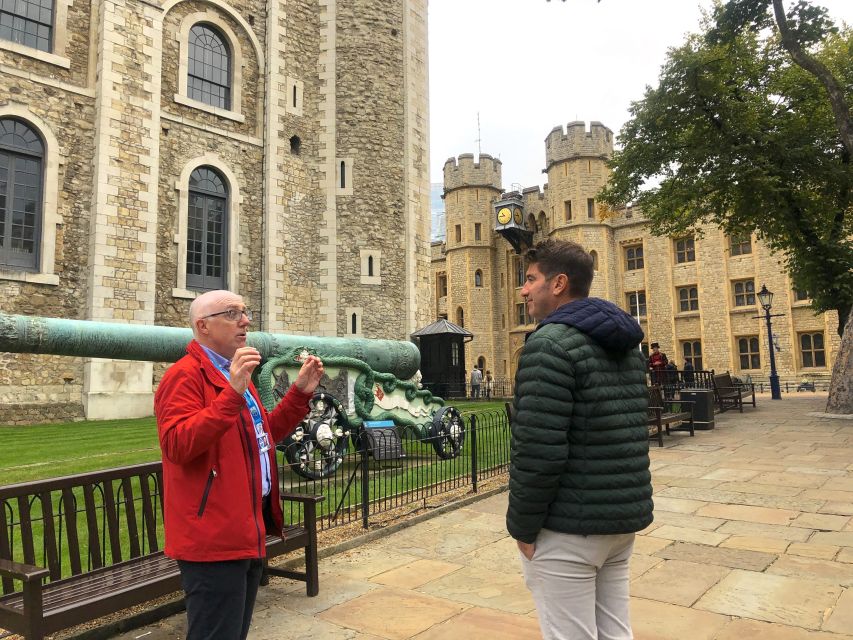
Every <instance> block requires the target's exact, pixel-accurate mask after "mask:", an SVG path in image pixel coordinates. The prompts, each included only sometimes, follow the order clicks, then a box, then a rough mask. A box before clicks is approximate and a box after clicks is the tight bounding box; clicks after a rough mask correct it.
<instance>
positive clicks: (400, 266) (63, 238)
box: [0, 0, 430, 424]
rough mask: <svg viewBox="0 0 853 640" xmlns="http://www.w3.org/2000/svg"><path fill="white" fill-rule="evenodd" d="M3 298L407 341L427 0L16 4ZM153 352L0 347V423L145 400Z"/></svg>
mask: <svg viewBox="0 0 853 640" xmlns="http://www.w3.org/2000/svg"><path fill="white" fill-rule="evenodd" d="M13 5H14V8H13V9H10V11H12V13H8V12H7V11H6V8H5V5H4V9H3V12H4V13H3V15H2V16H0V17H2V20H0V72H2V76H0V198H2V200H3V207H4V208H2V209H0V308H2V310H3V311H4V312H6V313H18V314H27V315H41V316H50V317H61V318H71V319H93V320H99V321H106V322H126V323H141V324H159V325H172V326H183V325H186V322H187V320H186V319H187V311H188V307H189V303H190V302H191V300H192V299H193V298H194V297H195V296H196V295H198V293H199V292H200V291H204V290H208V289H213V288H220V287H222V288H229V289H231V290H233V291H236V292H238V293H240V294H241V295H243V296H244V298H245V299H246V302H247V304H248V305H249V306H250V307H251V308H252V309H253V310H254V312H255V321H254V323H253V324H254V328H256V329H261V330H265V331H277V332H287V333H307V334H313V335H323V336H336V335H337V336H346V335H355V336H363V337H382V338H396V339H407V338H408V336H409V334H410V333H411V332H412V331H414V330H415V329H416V328H417V327H420V326H423V325H425V324H427V322H428V321H429V319H430V318H429V313H428V310H429V269H430V257H429V233H430V228H429V225H430V212H429V168H428V166H429V163H428V158H429V156H428V139H429V132H428V95H427V86H428V85H427V14H426V12H427V0H349V1H347V2H338V0H264V1H262V0H127V1H126V2H121V3H114V2H109V1H107V0H82V1H80V2H73V3H72V2H70V1H69V0H53V1H51V0H22V2H18V3H13ZM162 369H163V366H162V365H157V366H155V365H152V364H150V363H136V362H114V361H93V360H84V359H69V358H59V357H53V358H49V357H43V356H38V357H37V356H28V355H17V356H13V355H9V354H0V407H2V409H0V424H2V423H10V422H29V421H33V420H40V421H41V420H53V419H64V418H69V419H70V418H78V417H82V416H84V415H85V416H88V417H91V418H103V417H113V416H116V417H118V416H122V417H128V416H134V415H148V414H150V413H151V408H152V392H153V388H154V385H155V384H156V380H157V378H158V376H159V374H160V373H161V372H162Z"/></svg>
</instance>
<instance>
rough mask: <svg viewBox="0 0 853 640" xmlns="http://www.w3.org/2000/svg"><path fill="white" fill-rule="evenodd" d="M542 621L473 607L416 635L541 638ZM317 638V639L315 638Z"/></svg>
mask: <svg viewBox="0 0 853 640" xmlns="http://www.w3.org/2000/svg"><path fill="white" fill-rule="evenodd" d="M541 637H542V634H541V632H540V631H539V623H538V622H537V621H536V619H535V618H531V617H530V616H519V615H515V614H512V613H507V612H505V611H493V610H491V609H483V608H481V607H473V608H471V609H468V610H467V611H463V612H462V613H460V614H459V615H457V616H453V617H452V618H450V619H449V620H446V621H445V622H442V623H440V624H437V625H435V626H433V627H431V628H430V629H428V630H427V631H424V632H423V633H419V634H418V635H416V636H414V638H415V640H454V639H457V638H472V639H475V638H488V640H538V639H539V638H541ZM314 640H316V639H314Z"/></svg>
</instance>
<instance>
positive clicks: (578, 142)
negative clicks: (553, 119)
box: [545, 120, 613, 168]
mask: <svg viewBox="0 0 853 640" xmlns="http://www.w3.org/2000/svg"><path fill="white" fill-rule="evenodd" d="M612 153H613V132H612V131H611V130H610V129H608V128H607V127H605V126H604V125H603V124H601V123H600V122H598V121H596V120H593V121H592V122H590V123H589V131H587V130H586V123H584V122H583V121H578V120H576V121H574V122H570V123H568V124H567V125H566V128H565V130H564V129H563V127H562V126H559V127H554V128H553V129H552V130H551V133H549V134H548V137H547V138H545V166H546V168H550V167H551V165H552V164H554V163H555V162H560V161H562V160H570V159H571V158H580V157H603V158H609V157H610V156H611V154H612Z"/></svg>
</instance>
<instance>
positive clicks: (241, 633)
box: [178, 560, 263, 640]
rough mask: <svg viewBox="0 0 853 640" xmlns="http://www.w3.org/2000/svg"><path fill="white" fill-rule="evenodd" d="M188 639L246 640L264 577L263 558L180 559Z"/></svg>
mask: <svg viewBox="0 0 853 640" xmlns="http://www.w3.org/2000/svg"><path fill="white" fill-rule="evenodd" d="M178 566H179V567H180V569H181V585H182V586H183V589H184V593H185V594H186V602H187V640H238V639H240V640H244V639H245V638H246V636H247V635H248V634H249V624H250V623H251V622H252V610H253V609H254V608H255V597H256V596H257V594H258V584H259V583H260V580H261V569H262V567H263V562H262V561H261V560H226V561H223V562H188V561H186V560H179V561H178Z"/></svg>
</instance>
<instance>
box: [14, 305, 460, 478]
mask: <svg viewBox="0 0 853 640" xmlns="http://www.w3.org/2000/svg"><path fill="white" fill-rule="evenodd" d="M191 340H192V331H191V330H190V329H182V328H176V327H161V326H150V325H127V324H117V323H104V322H92V321H87V320H65V319H58V318H41V317H35V316H20V315H8V314H3V313H0V352H12V353H34V354H50V355H61V356H77V357H85V358H110V359H117V360H137V361H151V362H175V361H177V360H178V359H180V358H181V357H182V356H183V355H184V353H185V350H186V346H187V344H188V343H189V342H190V341H191ZM247 344H248V345H249V346H252V347H255V348H256V349H258V351H259V352H260V354H261V366H259V367H258V368H257V369H256V370H255V373H254V376H253V377H254V383H255V386H256V387H257V389H258V392H259V394H260V397H261V401H262V402H263V403H264V405H265V406H266V408H267V409H268V410H269V409H272V408H273V407H274V406H275V405H276V404H277V403H278V401H279V400H280V399H281V398H282V397H284V394H285V393H286V392H287V389H288V388H289V387H290V384H291V380H293V379H294V378H295V376H296V374H297V372H298V371H299V368H300V367H301V366H302V360H303V359H304V358H305V356H306V355H308V354H313V355H316V356H318V357H320V358H321V359H322V360H323V363H324V367H325V370H326V373H325V376H324V377H323V380H321V382H320V386H319V387H318V390H317V392H316V393H315V394H314V397H313V398H312V399H311V401H310V410H309V412H308V415H307V416H306V417H305V419H304V420H303V421H302V423H301V424H300V425H299V426H298V427H297V429H296V431H295V433H294V434H293V435H292V436H290V437H289V438H288V439H287V440H285V441H283V442H281V443H278V448H279V449H280V450H281V451H283V452H284V454H285V457H286V459H287V461H288V462H289V463H290V465H291V468H292V469H293V470H294V472H295V473H297V474H299V475H300V476H303V477H305V478H309V479H320V478H325V477H328V476H330V475H333V474H334V473H335V472H336V471H337V469H338V468H339V466H340V465H341V462H342V461H343V457H344V454H345V453H346V451H347V450H348V449H349V447H350V446H355V447H362V446H366V442H365V430H366V427H367V426H368V425H369V424H371V423H376V422H377V421H381V422H382V423H383V424H387V425H392V428H393V430H394V432H395V433H396V434H397V435H398V436H399V435H402V434H403V433H404V432H406V431H409V432H410V433H411V434H412V435H414V436H415V437H416V438H417V439H419V440H421V441H424V442H429V443H431V445H432V446H433V448H434V449H435V451H436V453H437V454H438V455H439V456H440V457H442V458H454V457H456V456H458V455H459V453H460V451H461V449H462V445H463V442H464V437H465V433H464V430H463V428H462V420H461V416H460V415H459V412H458V411H457V410H456V409H455V408H453V407H449V406H445V403H444V401H443V400H442V399H441V398H438V397H436V396H433V395H432V394H431V393H430V392H429V391H427V390H424V389H421V388H420V386H419V383H418V379H419V374H418V365H419V362H420V354H419V352H418V350H417V347H415V345H413V344H411V343H409V342H403V341H396V340H371V339H365V338H320V337H315V336H298V335H290V334H280V333H264V332H258V331H254V332H250V333H249V335H248V338H247Z"/></svg>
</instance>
